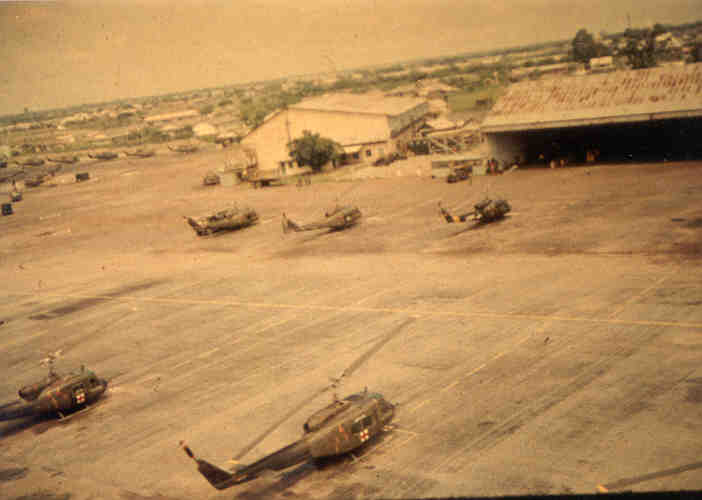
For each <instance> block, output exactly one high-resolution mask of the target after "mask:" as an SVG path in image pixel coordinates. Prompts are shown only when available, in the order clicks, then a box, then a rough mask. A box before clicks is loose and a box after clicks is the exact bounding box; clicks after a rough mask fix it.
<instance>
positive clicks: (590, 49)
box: [572, 29, 597, 64]
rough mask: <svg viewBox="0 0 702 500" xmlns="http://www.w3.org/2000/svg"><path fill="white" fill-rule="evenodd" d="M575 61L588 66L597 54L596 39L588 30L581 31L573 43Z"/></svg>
mask: <svg viewBox="0 0 702 500" xmlns="http://www.w3.org/2000/svg"><path fill="white" fill-rule="evenodd" d="M572 46H573V59H574V60H576V61H577V62H582V63H585V64H587V63H588V62H589V61H590V59H592V58H593V57H595V55H596V53H597V49H596V43H595V39H594V37H593V36H592V35H591V34H590V33H588V32H587V30H586V29H580V30H578V32H577V33H576V34H575V38H573V42H572Z"/></svg>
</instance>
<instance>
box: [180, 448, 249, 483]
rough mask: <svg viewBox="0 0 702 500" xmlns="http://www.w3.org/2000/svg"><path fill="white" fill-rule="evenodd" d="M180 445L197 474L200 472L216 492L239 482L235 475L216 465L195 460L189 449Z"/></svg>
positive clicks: (198, 459)
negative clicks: (193, 464) (192, 462)
mask: <svg viewBox="0 0 702 500" xmlns="http://www.w3.org/2000/svg"><path fill="white" fill-rule="evenodd" d="M180 445H181V446H182V447H183V450H184V451H185V454H186V455H188V456H189V457H190V458H192V459H193V460H194V461H195V463H196V464H197V470H198V472H200V474H202V475H203V476H204V478H205V479H207V481H208V482H209V483H210V484H211V485H212V486H214V487H215V488H217V489H218V490H223V489H225V488H229V487H231V486H234V485H235V484H237V483H239V482H241V481H240V480H239V478H237V476H236V475H234V474H232V473H230V472H227V471H225V470H223V469H220V468H219V467H217V466H216V465H212V464H211V463H209V462H208V461H206V460H202V459H201V458H197V457H196V456H195V454H194V453H193V452H192V450H191V449H190V447H189V446H188V445H186V444H185V443H184V442H183V441H181V442H180Z"/></svg>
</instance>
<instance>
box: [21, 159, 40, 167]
mask: <svg viewBox="0 0 702 500" xmlns="http://www.w3.org/2000/svg"><path fill="white" fill-rule="evenodd" d="M15 163H17V164H18V165H19V166H21V167H40V166H41V165H43V164H44V160H43V159H41V158H27V159H26V160H22V161H16V162H15Z"/></svg>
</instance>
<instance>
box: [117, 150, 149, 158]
mask: <svg viewBox="0 0 702 500" xmlns="http://www.w3.org/2000/svg"><path fill="white" fill-rule="evenodd" d="M124 154H126V155H127V156H129V157H133V158H149V157H151V156H154V155H155V154H156V151H155V150H153V149H135V150H134V151H125V152H124Z"/></svg>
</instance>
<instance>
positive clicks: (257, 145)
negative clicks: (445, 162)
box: [241, 94, 429, 175]
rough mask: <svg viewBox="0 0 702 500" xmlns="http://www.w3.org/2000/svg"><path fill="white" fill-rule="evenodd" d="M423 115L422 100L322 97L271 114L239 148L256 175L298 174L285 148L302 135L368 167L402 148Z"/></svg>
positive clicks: (342, 96)
mask: <svg viewBox="0 0 702 500" xmlns="http://www.w3.org/2000/svg"><path fill="white" fill-rule="evenodd" d="M428 111H429V107H428V104H427V102H426V101H425V100H423V99H413V98H388V97H383V96H382V95H357V94H330V95H324V96H321V97H317V98H312V99H309V100H306V101H303V102H301V103H298V104H295V105H293V106H290V107H289V108H288V109H285V110H281V111H278V112H276V113H273V114H272V115H270V116H268V117H267V118H266V120H264V122H263V123H262V124H261V125H260V126H259V127H257V128H256V129H254V130H252V131H251V132H250V133H249V134H248V135H246V137H244V138H243V139H242V141H241V143H242V145H243V146H244V147H246V148H248V149H250V150H253V151H255V160H254V161H255V163H256V164H257V166H258V168H259V170H261V171H277V175H295V174H297V173H300V172H301V170H300V166H299V165H297V164H295V162H294V161H292V159H291V158H290V152H289V148H288V144H289V143H290V142H292V141H293V140H294V139H297V138H300V137H302V136H303V132H304V131H305V130H308V131H310V132H312V133H318V134H320V135H321V136H322V137H326V138H329V139H332V140H334V141H336V142H337V143H339V144H340V145H341V146H342V147H343V148H344V151H345V152H346V154H347V155H348V159H349V160H351V161H368V162H373V161H375V160H376V159H378V158H380V157H382V156H385V155H387V154H390V153H392V152H395V151H397V150H398V146H399V148H402V147H403V141H408V140H410V138H411V137H412V135H413V134H414V132H415V130H417V129H418V128H419V126H420V125H421V124H422V123H423V119H424V117H425V116H426V115H427V113H428Z"/></svg>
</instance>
